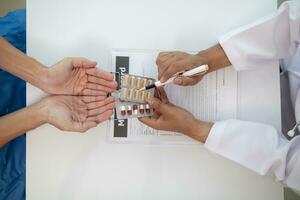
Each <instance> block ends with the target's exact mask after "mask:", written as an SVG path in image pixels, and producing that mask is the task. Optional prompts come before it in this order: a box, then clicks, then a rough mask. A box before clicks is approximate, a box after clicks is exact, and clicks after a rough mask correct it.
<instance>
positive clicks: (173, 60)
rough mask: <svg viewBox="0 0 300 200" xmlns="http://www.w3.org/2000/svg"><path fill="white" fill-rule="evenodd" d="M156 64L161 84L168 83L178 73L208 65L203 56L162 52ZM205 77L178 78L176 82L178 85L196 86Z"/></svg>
mask: <svg viewBox="0 0 300 200" xmlns="http://www.w3.org/2000/svg"><path fill="white" fill-rule="evenodd" d="M156 64H157V67H158V79H159V80H160V81H161V82H165V81H167V80H168V79H169V78H171V77H172V76H173V75H174V74H176V73H177V72H181V71H184V70H189V69H192V68H195V67H198V66H200V65H203V64H208V61H207V59H206V58H205V57H202V56H201V55H192V54H188V53H185V52H176V51H174V52H161V53H159V55H158V57H157V60H156ZM202 77H203V75H198V76H194V77H178V78H176V79H175V80H174V83H175V84H177V85H182V86H186V85H195V84H197V83H198V82H199V81H200V80H201V79H202Z"/></svg>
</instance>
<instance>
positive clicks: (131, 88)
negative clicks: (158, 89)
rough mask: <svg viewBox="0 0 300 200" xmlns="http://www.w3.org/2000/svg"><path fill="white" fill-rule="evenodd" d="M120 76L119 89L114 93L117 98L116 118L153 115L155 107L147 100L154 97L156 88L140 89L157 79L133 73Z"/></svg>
mask: <svg viewBox="0 0 300 200" xmlns="http://www.w3.org/2000/svg"><path fill="white" fill-rule="evenodd" d="M119 78H120V80H118V81H117V82H118V83H119V90H118V91H116V92H114V93H113V94H112V96H114V97H115V98H116V108H115V119H128V118H138V117H146V116H152V115H153V113H154V109H153V108H151V107H150V105H149V104H148V103H147V102H146V100H147V99H148V98H150V97H154V94H155V88H152V89H149V90H143V91H140V90H139V89H141V88H143V87H146V86H148V85H151V84H153V83H154V82H155V79H153V78H148V77H142V76H136V75H131V74H123V75H122V76H121V77H119Z"/></svg>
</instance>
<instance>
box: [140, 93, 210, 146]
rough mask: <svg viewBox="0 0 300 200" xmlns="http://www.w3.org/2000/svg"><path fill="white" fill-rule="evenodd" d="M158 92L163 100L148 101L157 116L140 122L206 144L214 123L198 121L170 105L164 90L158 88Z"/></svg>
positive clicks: (189, 114) (142, 119)
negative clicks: (181, 134)
mask: <svg viewBox="0 0 300 200" xmlns="http://www.w3.org/2000/svg"><path fill="white" fill-rule="evenodd" d="M158 91H159V93H160V97H161V100H159V99H157V98H150V99H148V103H149V104H150V105H151V106H152V107H153V108H154V109H155V115H154V116H152V117H143V118H139V120H140V121H141V122H142V123H144V124H146V125H148V126H150V127H152V128H154V129H158V130H164V131H174V132H179V133H183V134H185V135H187V136H190V137H192V138H194V139H196V140H198V141H200V142H203V143H204V142H205V141H206V138H207V137H208V134H209V131H210V129H211V127H212V123H208V122H202V121H199V120H197V119H196V118H195V117H194V116H193V115H192V114H191V113H190V112H188V111H187V110H185V109H183V108H181V107H179V106H176V105H174V104H172V103H170V102H169V100H168V98H167V95H166V93H165V91H164V90H163V89H162V88H158Z"/></svg>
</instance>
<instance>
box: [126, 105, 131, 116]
mask: <svg viewBox="0 0 300 200" xmlns="http://www.w3.org/2000/svg"><path fill="white" fill-rule="evenodd" d="M127 115H132V108H131V106H127Z"/></svg>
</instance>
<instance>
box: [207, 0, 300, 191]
mask: <svg viewBox="0 0 300 200" xmlns="http://www.w3.org/2000/svg"><path fill="white" fill-rule="evenodd" d="M219 43H220V44H221V46H222V47H223V49H224V51H225V53H226V55H227V56H228V58H229V60H230V61H231V63H232V65H233V66H234V67H235V69H236V70H247V69H255V68H257V67H260V66H264V64H267V63H268V62H272V63H273V62H274V61H278V60H279V59H283V58H288V59H289V62H286V63H288V64H287V65H286V66H284V70H287V71H288V72H289V75H290V80H291V82H290V90H291V91H290V92H291V100H292V102H293V106H294V108H295V115H296V116H295V117H296V120H297V122H298V121H300V92H299V91H300V90H299V87H300V45H299V43H300V0H295V1H288V2H285V3H284V4H282V5H281V7H280V8H279V9H278V11H277V12H276V13H275V14H273V15H271V16H268V17H266V18H264V19H262V20H260V21H258V22H256V23H254V24H251V25H248V26H245V27H241V28H239V29H238V30H235V31H233V32H230V33H228V34H226V35H225V36H223V37H222V38H220V40H219ZM205 146H206V147H207V148H208V149H209V150H211V151H214V152H216V153H218V154H220V155H222V156H224V157H226V158H228V159H230V160H233V161H235V162H237V163H239V164H241V165H243V166H245V167H247V168H249V169H251V170H253V171H255V172H257V173H259V174H260V175H265V174H267V173H268V174H269V173H271V174H273V175H275V177H276V179H277V180H279V181H281V182H282V183H284V184H286V185H287V186H289V187H291V188H293V189H296V190H297V191H300V136H296V137H294V138H293V139H292V140H291V141H288V140H287V139H286V138H284V136H283V135H282V133H279V132H277V131H276V129H275V128H273V127H272V126H269V125H266V124H261V123H255V122H246V121H239V120H227V121H220V122H216V123H215V124H214V126H213V127H212V129H211V131H210V134H209V136H208V138H207V141H206V143H205Z"/></svg>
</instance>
